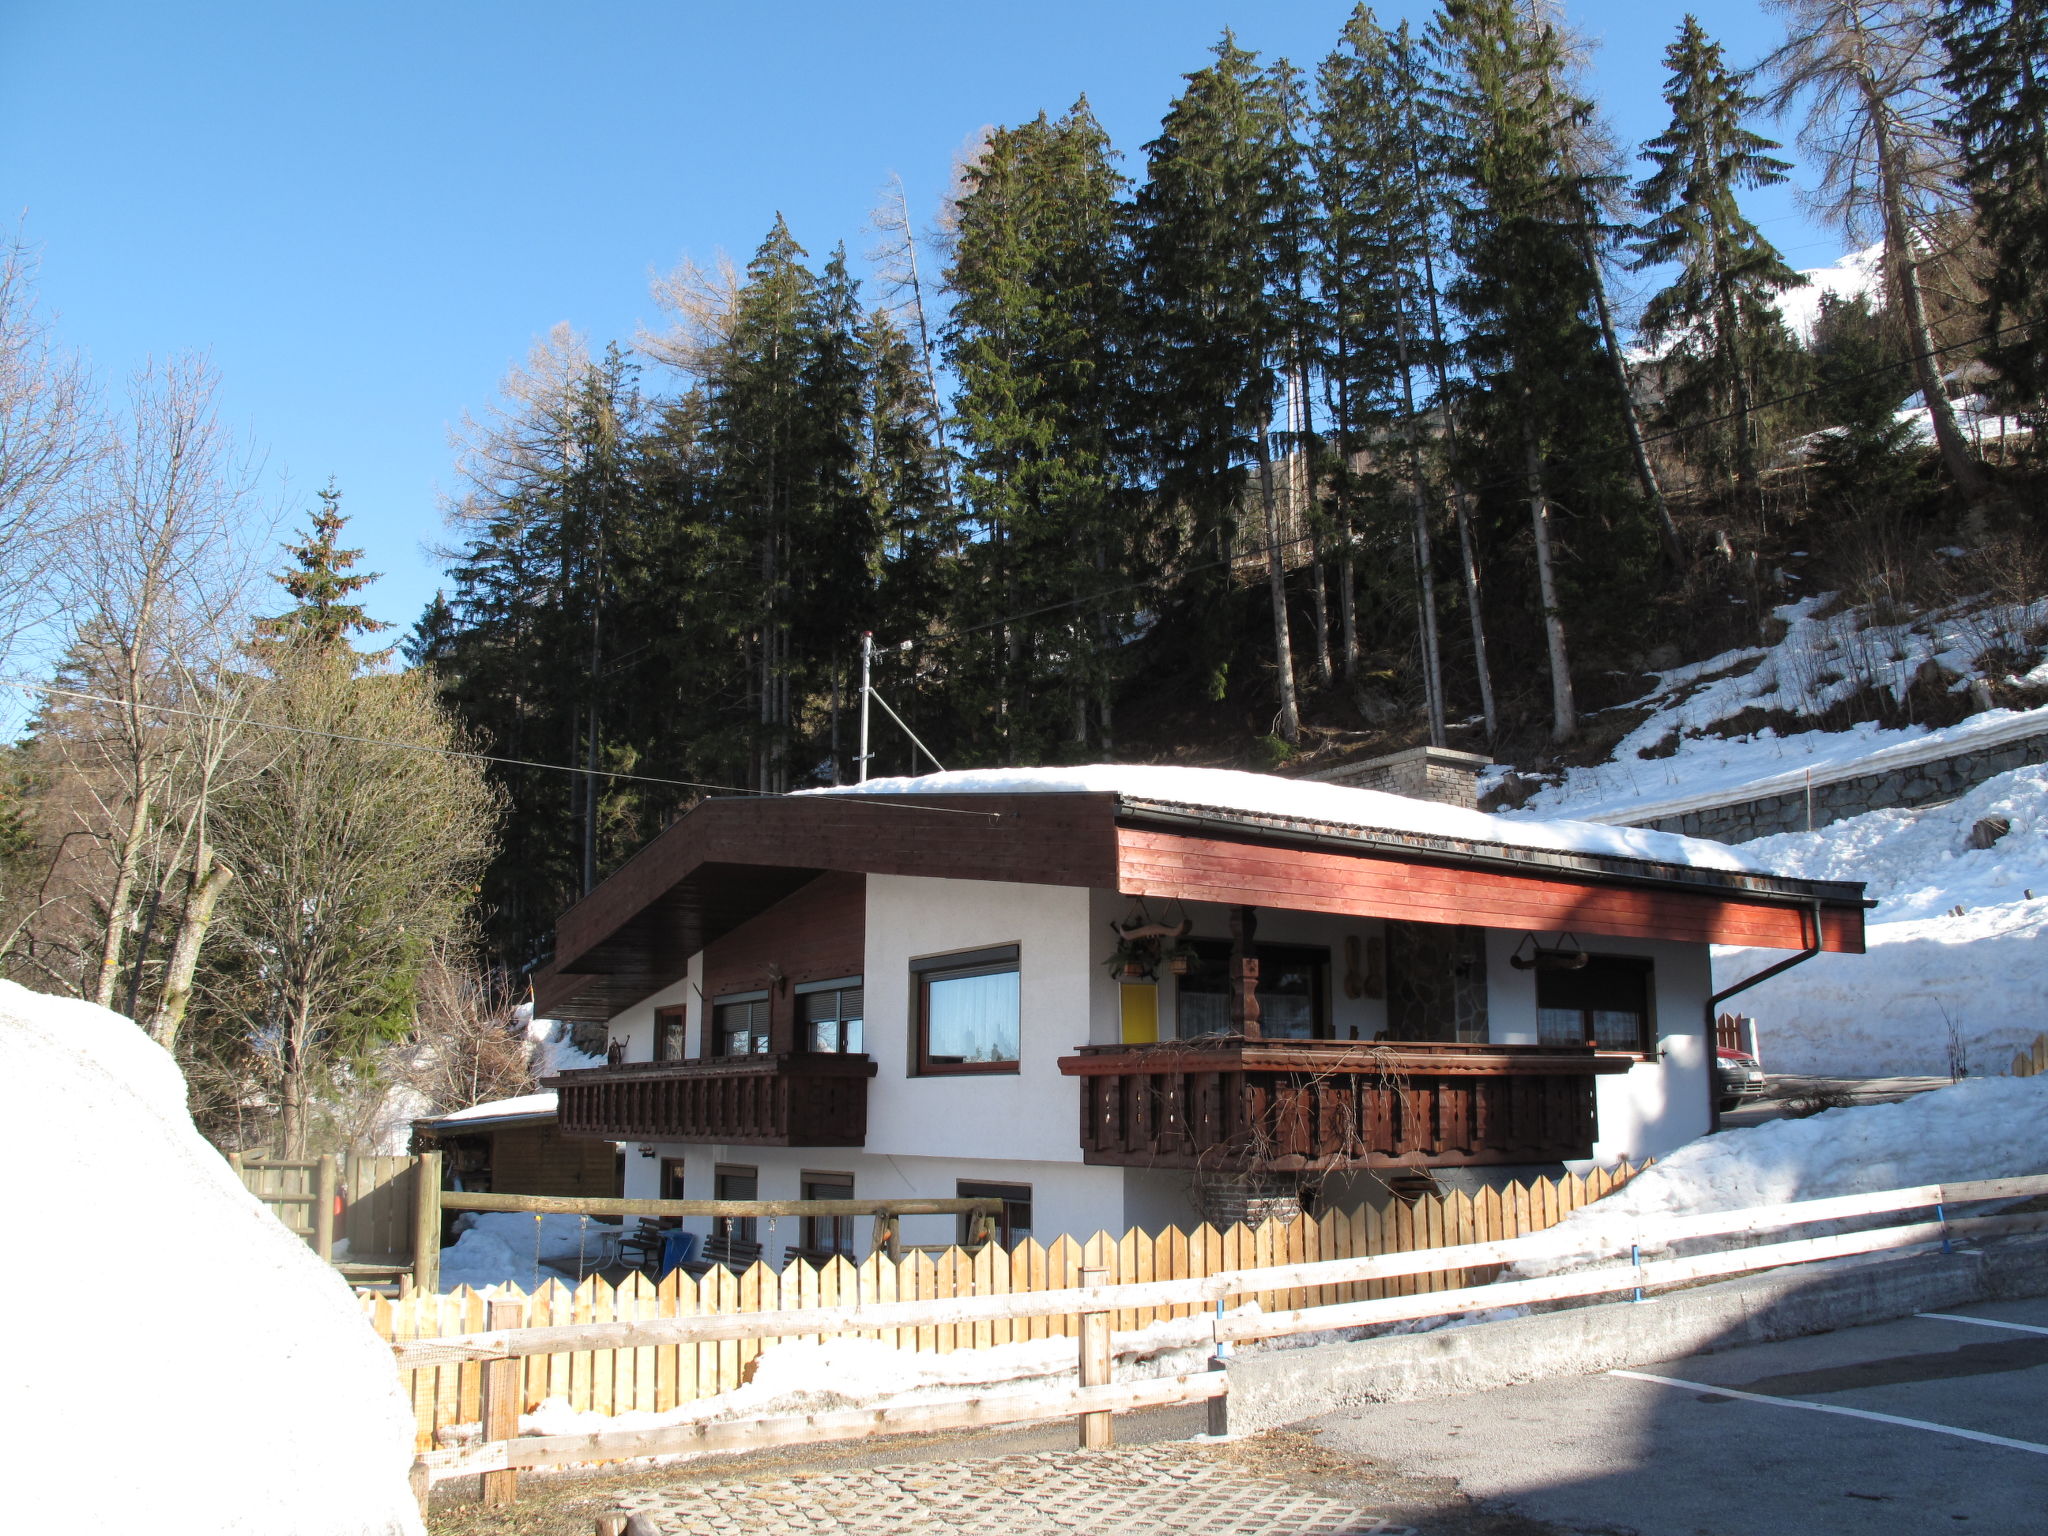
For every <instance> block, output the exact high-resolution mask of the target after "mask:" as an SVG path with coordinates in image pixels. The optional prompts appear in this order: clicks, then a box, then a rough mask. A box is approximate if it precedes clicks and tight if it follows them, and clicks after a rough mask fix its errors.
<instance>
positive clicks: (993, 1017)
mask: <svg viewBox="0 0 2048 1536" xmlns="http://www.w3.org/2000/svg"><path fill="white" fill-rule="evenodd" d="M1439 756H1442V754H1439ZM1453 756H1455V754H1453ZM1440 768H1441V764H1432V769H1433V771H1434V770H1437V769H1440ZM1421 788H1422V791H1423V792H1424V793H1429V792H1430V790H1429V786H1428V785H1426V784H1425V785H1423V786H1421ZM1867 905H1868V903H1866V902H1865V901H1864V900H1863V888H1862V886H1861V885H1852V884H1839V883H1828V882H1819V881H1810V880H1796V879H1787V878H1783V877H1779V876H1775V875H1772V874H1769V873H1767V872H1765V871H1763V870H1761V869H1759V868H1757V867H1756V866H1755V864H1754V863H1753V862H1752V861H1751V860H1750V859H1749V858H1747V857H1746V856H1745V855H1743V854H1742V853H1741V852H1740V851H1739V850H1737V849H1733V848H1728V847H1725V846H1723V845H1721V844H1718V843H1710V842H1702V841H1698V840H1694V839H1688V838H1683V837H1677V836H1674V835H1671V834H1667V833H1657V832H1645V831H1641V830H1637V829H1632V828H1620V827H1601V826H1591V825H1586V824H1581V823H1571V822H1537V821H1517V820H1510V819H1506V818H1502V817H1498V816H1491V815H1486V814H1483V813H1481V812H1479V811H1477V810H1473V809H1468V808H1464V807H1461V806H1457V805H1447V804H1441V803H1432V801H1430V800H1426V799H1421V798H1414V797H1411V796H1408V795H1401V794H1392V793H1386V792H1383V791H1378V790H1369V789H1360V788H1353V787H1348V786H1344V785H1339V784H1330V783H1304V782H1301V781H1295V780H1286V779H1280V778H1275V777H1271V776H1268V775H1261V774H1251V773H1234V772H1225V771H1220V770H1212V769H1177V768H1148V767H1097V768H1078V769H1041V770H1003V771H993V770H991V771H986V772H966V773H948V774H935V775H931V776H928V777H925V778H918V779H890V780H881V781H876V782H873V783H869V784H866V785H862V786H859V787H857V788H853V789H845V790H828V791H819V792H814V793H807V794H798V795H788V796H781V797H775V798H762V799H724V800H712V801H708V802H706V803H704V804H701V805H699V806H698V807H697V808H696V809H694V810H693V811H691V812H690V813H689V814H688V815H686V816H684V817H683V818H682V819H681V820H680V821H678V822H677V823H676V824H675V825H673V826H671V827H670V828H669V829H668V830H667V831H665V832H663V833H662V834H661V835H660V836H659V837H657V838H655V839H654V840H653V841H652V842H651V843H649V844H648V845H647V847H645V848H644V849H642V850H641V851H640V852H639V853H638V854H636V855H635V856H634V857H633V858H632V859H631V860H629V861H628V862H627V863H626V864H625V865H623V866H622V867H621V868H620V869H619V870H618V871H617V873H615V874H613V875H612V876H611V878H610V879H608V880H606V881H605V882H604V883H603V884H601V885H600V886H598V887H597V888H596V889H595V890H593V891H592V892H591V893H590V895H589V896H588V897H586V898H585V899H584V900H582V901H581V902H579V903H578V904H577V905H575V906H574V907H572V908H570V909H569V911H568V912H567V913H565V914H564V915H563V916H562V918H561V920H560V922H559V924H558V926H557V929H556V934H555V948H554V954H553V957H552V959H551V960H550V961H549V962H548V963H547V964H546V966H545V967H543V968H542V969H541V970H540V971H539V972H538V973H537V975H536V980H535V988H536V1005H537V1008H538V1010H539V1012H540V1013H541V1014H543V1015H545V1016H549V1017H555V1018H563V1019H571V1020H582V1021H591V1022H601V1023H603V1024H605V1025H607V1026H608V1027H609V1029H610V1031H611V1038H612V1040H613V1042H614V1051H613V1054H614V1056H615V1057H616V1056H618V1055H619V1053H620V1052H621V1050H622V1051H623V1060H615V1061H614V1063H613V1064H612V1065H608V1066H604V1067H596V1068H590V1069H587V1070H582V1071H571V1072H563V1073H561V1074H559V1075H557V1076H555V1077H553V1078H551V1079H549V1080H548V1082H547V1084H546V1085H545V1086H547V1087H550V1088H553V1089H555V1090H556V1091H557V1092H558V1093H559V1125H560V1129H561V1131H562V1133H563V1134H564V1135H566V1136H571V1137H577V1136H581V1137H590V1138H595V1139H599V1140H604V1141H619V1142H623V1143H625V1144H626V1145H627V1155H626V1158H625V1190H626V1193H627V1194H628V1195H629V1196H651V1195H656V1194H665V1195H668V1196H671V1197H676V1196H681V1197H685V1198H692V1199H696V1198H732V1199H745V1198H758V1199H804V1198H810V1199H820V1198H832V1197H843V1196H852V1197H857V1198H870V1199H872V1198H887V1197H891V1196H956V1195H992V1196H1000V1197H1001V1198H1003V1199H1004V1200H1005V1202H1006V1212H1007V1218H1008V1219H1007V1225H1008V1226H1009V1228H1010V1231H1011V1235H1012V1236H1015V1235H1017V1234H1018V1233H1019V1232H1021V1231H1025V1230H1029V1231H1032V1232H1034V1233H1035V1234H1036V1235H1037V1236H1039V1237H1041V1238H1048V1237H1051V1236H1053V1235H1055V1234H1058V1233H1062V1232H1067V1233H1082V1234H1085V1233H1089V1232H1093V1231H1095V1230H1097V1229H1107V1230H1109V1231H1112V1232H1116V1231H1122V1230H1124V1229H1126V1228H1129V1227H1134V1226H1142V1227H1146V1228H1150V1229H1157V1228H1159V1227H1162V1226H1167V1225H1177V1226H1186V1225H1188V1224H1190V1222H1191V1221H1192V1220H1194V1219H1196V1218H1197V1217H1198V1216H1200V1217H1207V1218H1210V1219H1216V1218H1227V1217H1231V1216H1234V1215H1238V1214H1241V1213H1244V1212H1246V1211H1257V1210H1260V1209H1268V1210H1270V1209H1272V1208H1273V1207H1272V1206H1271V1205H1270V1204H1269V1202H1274V1201H1278V1202H1282V1203H1283V1204H1284V1203H1285V1202H1287V1201H1291V1200H1293V1199H1296V1198H1299V1197H1301V1196H1303V1195H1305V1194H1306V1195H1309V1196H1312V1197H1315V1198H1320V1199H1321V1200H1323V1201H1326V1202H1330V1203H1340V1204H1349V1203H1352V1202H1354V1201H1356V1200H1358V1199H1362V1198H1365V1197H1366V1196H1367V1195H1368V1194H1369V1193H1370V1192H1371V1189H1372V1182H1373V1181H1385V1180H1387V1179H1388V1178H1390V1177H1394V1176H1400V1175H1403V1174H1405V1175H1407V1176H1410V1177H1412V1176H1414V1174H1415V1172H1416V1171H1417V1170H1443V1169H1464V1170H1474V1173H1473V1174H1467V1175H1464V1176H1466V1177H1471V1176H1475V1175H1476V1174H1484V1173H1493V1172H1495V1171H1503V1170H1520V1171H1522V1172H1528V1171H1532V1170H1537V1169H1543V1170H1546V1171H1551V1172H1555V1171H1557V1167H1558V1165H1560V1164H1584V1163H1586V1162H1588V1161H1597V1162H1611V1161H1613V1160H1615V1159H1617V1158H1621V1157H1629V1158H1642V1157H1646V1156H1652V1155H1656V1154H1660V1153H1662V1152H1665V1151H1667V1150H1668V1149H1670V1148H1672V1147H1675V1146H1677V1145H1679V1144H1680V1143H1682V1142H1685V1141H1687V1140H1690V1139H1691V1138H1693V1137H1695V1136H1698V1135H1700V1134H1702V1133H1704V1132H1705V1131H1707V1130H1708V1129H1710V1127H1711V1125H1712V1123H1713V1103H1712V1093H1713V1087H1712V1072H1711V1066H1712V1061H1711V1052H1710V1050H1709V1040H1710V1039H1711V1035H1710V1033H1709V1030H1710V1027H1711V1012H1712V1008H1713V1004H1714V996H1713V982H1712V978H1711V973H1710V963H1709V946H1710V945H1712V944H1716V943H1723V944H1740V945H1750V946H1757V947H1762V948H1767V949H1779V950H1784V951H1787V952H1789V953H1788V958H1789V957H1790V956H1797V955H1799V954H1802V953H1807V952H1817V951H1819V950H1821V949H1826V950H1836V951H1844V950H1846V951H1852V952H1855V951H1860V950H1861V949H1862V946H1863V912H1864V908H1865V907H1866V906H1867ZM786 1225H787V1226H788V1227H789V1229H790V1230H787V1231H783V1232H780V1233H770V1232H766V1231H760V1232H755V1233H753V1234H751V1235H752V1236H753V1238H754V1239H755V1240H757V1241H762V1242H764V1243H767V1244H769V1245H770V1253H771V1256H773V1257H778V1258H779V1257H780V1253H779V1250H780V1249H781V1248H782V1247H784V1246H787V1247H791V1248H796V1249H799V1250H809V1251H813V1252H823V1251H849V1250H853V1251H858V1249H859V1247H860V1244H861V1242H862V1240H863V1239H864V1235H865V1234H863V1233H860V1232H858V1231H854V1230H851V1227H852V1224H850V1223H845V1222H839V1223H836V1224H835V1223H834V1222H832V1221H831V1220H829V1219H819V1220H815V1221H807V1222H805V1223H803V1224H802V1225H801V1228H800V1229H799V1224H798V1223H797V1222H794V1221H792V1222H789V1223H786ZM926 1225H928V1226H929V1227H930V1228H931V1230H930V1231H928V1232H926V1231H920V1230H918V1229H917V1228H916V1227H915V1226H914V1225H913V1224H911V1223H906V1226H905V1234H904V1235H905V1237H906V1238H907V1239H908V1240H910V1241H913V1242H939V1241H944V1240H947V1239H949V1238H951V1237H952V1235H953V1234H952V1232H951V1230H950V1228H949V1227H948V1226H947V1225H946V1223H945V1222H944V1221H942V1220H941V1219H939V1218H928V1219H927V1220H926Z"/></svg>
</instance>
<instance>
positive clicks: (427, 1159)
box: [412, 1152, 441, 1296]
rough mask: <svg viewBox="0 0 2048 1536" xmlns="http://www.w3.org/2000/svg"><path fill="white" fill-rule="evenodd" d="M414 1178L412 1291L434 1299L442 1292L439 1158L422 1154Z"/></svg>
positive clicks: (437, 1154) (429, 1154) (439, 1155)
mask: <svg viewBox="0 0 2048 1536" xmlns="http://www.w3.org/2000/svg"><path fill="white" fill-rule="evenodd" d="M413 1178H414V1179H415V1180H416V1181H417V1182H416V1183H415V1184H414V1185H413V1196H412V1288H413V1291H414V1293H415V1294H417V1295H421V1296H434V1295H438V1294H439V1293H440V1290H441V1154H440V1153H438V1152H422V1153H421V1154H420V1158H419V1162H418V1163H417V1164H415V1165H414V1168H413Z"/></svg>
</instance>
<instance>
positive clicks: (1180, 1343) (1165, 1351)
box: [443, 1303, 1258, 1439]
mask: <svg viewBox="0 0 2048 1536" xmlns="http://www.w3.org/2000/svg"><path fill="white" fill-rule="evenodd" d="M1257 1310H1258V1308H1257V1305H1256V1303H1254V1304H1251V1305H1249V1306H1247V1307H1245V1308H1234V1309H1232V1313H1233V1315H1237V1314H1238V1313H1241V1312H1242V1313H1248V1312H1256V1311H1257ZM1213 1326H1214V1320H1213V1319H1212V1318H1210V1317H1208V1316H1202V1317H1191V1318H1184V1319H1180V1320H1178V1321H1174V1320H1167V1321H1161V1322H1156V1323H1153V1324H1151V1325H1150V1326H1148V1327H1145V1328H1141V1329H1138V1330H1135V1331H1133V1332H1127V1333H1118V1334H1116V1335H1114V1336H1113V1337H1112V1340H1111V1348H1112V1349H1113V1351H1114V1353H1115V1363H1114V1368H1115V1375H1116V1380H1118V1381H1146V1380H1150V1379H1151V1378H1153V1377H1156V1376H1177V1375H1180V1374H1182V1373H1184V1372H1190V1371H1200V1370H1204V1369H1206V1368H1207V1366H1208V1361H1209V1355H1210V1351H1211V1347H1212V1346H1211V1339H1212V1332H1211V1330H1212V1328H1213ZM1077 1362H1078V1357H1077V1350H1076V1345H1075V1341H1074V1340H1073V1339H1070V1338H1055V1339H1034V1340H1031V1341H1029V1342H1026V1343H1021V1344H1000V1345H997V1346H995V1347H994V1348H992V1349H963V1350H956V1351H954V1352H953V1353H952V1354H947V1355H941V1354H931V1353H918V1352H913V1351H910V1350H899V1349H897V1348H895V1347H894V1346H893V1345H890V1344H885V1343H883V1342H881V1341H880V1340H879V1339H848V1338H840V1339H827V1340H825V1341H824V1342H822V1343H810V1342H807V1341H803V1340H791V1341H789V1342H787V1343H782V1344H775V1345H771V1346H770V1347H769V1348H767V1349H764V1350H763V1351H762V1352H761V1354H760V1356H759V1357H758V1359H757V1360H756V1362H755V1365H754V1372H753V1378H752V1379H751V1380H750V1381H748V1382H747V1384H746V1385H745V1386H742V1387H739V1388H737V1389H735V1390H733V1391H731V1392H724V1393H720V1394H719V1395H718V1396H716V1397H704V1398H699V1399H697V1400H696V1401H695V1402H690V1403H684V1404H682V1405H681V1406H679V1407H676V1408H673V1409H670V1410H668V1411H667V1412H664V1413H623V1414H618V1415H614V1416H606V1415H604V1414H597V1413H588V1412H583V1411H579V1410H577V1409H574V1408H571V1407H570V1406H569V1405H568V1403H567V1402H565V1401H564V1400H562V1399H561V1398H548V1399H546V1400H544V1401H543V1402H541V1403H540V1404H539V1405H538V1406H536V1407H535V1408H534V1410H533V1411H532V1412H530V1413H526V1414H522V1415H521V1416H520V1420H519V1428H520V1433H522V1434H527V1435H587V1434H596V1433H600V1432H603V1431H607V1430H633V1429H653V1428H657V1427H660V1426H663V1425H669V1424H694V1423H712V1422H718V1421H722V1420H726V1419H745V1418H754V1417H756V1416H759V1417H775V1416H781V1415H788V1414H806V1413H837V1412H842V1411H846V1410H850V1409H856V1408H878V1407H898V1406H901V1405H903V1404H906V1403H923V1402H934V1401H939V1400H942V1399H950V1398H961V1397H972V1396H976V1395H978V1394H980V1393H981V1392H984V1391H987V1390H990V1389H997V1390H1006V1391H1025V1390H1027V1389H1029V1388H1031V1387H1059V1386H1073V1385H1074V1384H1075V1382H1076V1379H1077V1377H1076V1366H1077ZM476 1431H477V1426H476V1425H473V1424H465V1425H456V1426H453V1428H452V1429H451V1430H444V1431H443V1435H444V1436H445V1437H446V1438H449V1439H463V1438H469V1437H473V1436H474V1435H475V1433H476Z"/></svg>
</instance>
